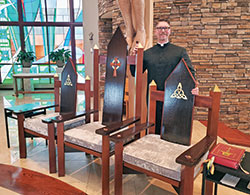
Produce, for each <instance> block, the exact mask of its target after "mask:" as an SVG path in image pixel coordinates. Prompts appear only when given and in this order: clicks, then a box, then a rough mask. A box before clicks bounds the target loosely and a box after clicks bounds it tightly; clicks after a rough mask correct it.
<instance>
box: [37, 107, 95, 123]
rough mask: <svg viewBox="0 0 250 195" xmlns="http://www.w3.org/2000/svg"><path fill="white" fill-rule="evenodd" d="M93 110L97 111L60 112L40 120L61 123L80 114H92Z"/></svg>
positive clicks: (80, 115)
mask: <svg viewBox="0 0 250 195" xmlns="http://www.w3.org/2000/svg"><path fill="white" fill-rule="evenodd" d="M95 112H99V111H98V110H90V111H86V112H85V111H84V112H76V113H61V114H60V115H58V116H55V117H50V118H46V119H43V120H42V122H44V123H52V122H53V123H61V122H65V121H69V120H72V119H75V118H79V117H82V116H86V115H88V114H93V113H95Z"/></svg>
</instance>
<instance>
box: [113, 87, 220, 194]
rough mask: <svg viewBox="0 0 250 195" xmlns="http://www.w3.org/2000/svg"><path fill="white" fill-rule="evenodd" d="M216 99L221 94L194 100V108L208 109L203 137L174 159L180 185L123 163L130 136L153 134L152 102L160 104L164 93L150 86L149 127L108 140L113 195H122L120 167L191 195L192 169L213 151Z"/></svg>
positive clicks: (216, 124)
mask: <svg viewBox="0 0 250 195" xmlns="http://www.w3.org/2000/svg"><path fill="white" fill-rule="evenodd" d="M220 96H221V92H220V91H219V90H218V91H217V90H216V88H215V89H214V90H213V91H210V96H201V95H197V96H195V106H196V107H205V108H208V126H207V134H206V136H205V137H204V138H203V139H202V140H201V141H199V142H198V143H197V144H195V145H193V146H192V147H191V148H189V149H188V150H186V151H185V152H184V153H182V154H181V155H180V156H178V157H177V158H176V162H177V163H179V164H181V166H182V168H181V181H180V182H179V181H176V180H173V179H170V178H167V177H164V176H162V175H159V174H156V173H154V172H150V171H148V170H145V169H142V168H140V167H136V166H135V165H132V164H129V163H126V162H123V147H124V146H123V141H124V140H126V139H127V138H129V137H130V136H133V135H137V134H138V133H140V131H142V130H143V128H144V129H145V128H149V133H154V131H155V129H154V126H153V125H152V124H153V123H154V122H155V111H156V110H155V109H156V101H163V100H164V92H163V91H157V90H156V85H151V86H150V112H149V113H150V116H149V122H150V123H149V124H142V125H141V126H143V128H141V127H140V126H137V128H131V129H128V130H125V131H123V132H121V133H116V134H114V135H112V136H111V137H110V140H112V141H114V142H115V194H116V195H119V194H122V172H123V165H124V166H126V167H129V168H131V169H134V170H136V171H139V172H143V173H145V174H147V175H149V176H152V177H154V178H157V179H160V180H162V181H165V182H167V183H170V184H171V185H173V186H174V188H175V189H176V191H177V192H178V193H179V194H182V195H183V194H185V195H192V194H193V180H194V178H193V175H194V167H195V165H197V164H198V162H199V161H200V159H201V157H202V156H203V155H204V154H205V153H206V152H207V151H209V150H210V149H211V148H213V147H214V146H215V144H216V142H217V129H218V122H219V108H220ZM212 185H213V184H212V183H211V182H206V189H207V190H208V191H212V187H213V186H212Z"/></svg>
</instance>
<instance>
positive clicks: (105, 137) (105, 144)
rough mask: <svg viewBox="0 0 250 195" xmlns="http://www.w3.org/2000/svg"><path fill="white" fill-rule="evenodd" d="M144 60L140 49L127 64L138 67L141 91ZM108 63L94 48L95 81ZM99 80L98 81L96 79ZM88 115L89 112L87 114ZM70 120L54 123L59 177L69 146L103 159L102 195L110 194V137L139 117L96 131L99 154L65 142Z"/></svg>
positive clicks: (63, 173)
mask: <svg viewBox="0 0 250 195" xmlns="http://www.w3.org/2000/svg"><path fill="white" fill-rule="evenodd" d="M142 59H143V48H139V49H138V54H137V56H128V57H127V64H136V65H137V70H141V71H137V76H136V90H139V89H140V88H141V81H140V78H141V75H142V63H143V61H142ZM104 63H106V56H99V49H98V48H94V66H95V70H96V72H94V77H95V80H99V75H98V74H99V71H97V70H98V66H99V64H104ZM96 78H98V79H96ZM95 87H96V89H94V91H97V89H98V82H97V83H96V85H94V88H95ZM141 98H142V97H141V95H140V94H139V95H137V96H136V105H138V107H136V114H137V113H138V112H139V110H140V109H141V107H140V104H139V102H140V101H141ZM87 113H88V112H87ZM77 117H79V116H78V115H75V116H74V117H73V118H77ZM67 119H68V118H67V116H61V118H59V117H57V118H56V119H53V120H52V121H53V122H56V123H57V129H58V138H57V139H58V169H59V170H58V174H59V176H64V175H65V156H64V145H67V146H69V147H71V148H75V149H77V150H80V151H83V152H86V153H89V154H92V155H94V156H97V157H100V158H101V159H102V194H109V158H110V156H111V155H113V154H114V152H110V151H109V145H110V140H109V135H110V134H111V133H114V132H115V131H118V130H120V129H122V128H124V127H127V126H129V125H131V124H134V123H136V122H138V121H139V120H140V118H139V117H131V118H129V119H127V120H125V121H122V122H119V123H113V124H110V125H108V126H106V127H104V128H101V129H98V130H96V133H97V134H100V135H102V152H101V153H100V152H97V151H94V150H91V149H89V148H86V147H81V146H78V145H75V144H72V143H69V142H66V141H64V123H63V122H64V121H66V120H67ZM71 119H72V118H71ZM97 120H98V118H95V117H94V121H97Z"/></svg>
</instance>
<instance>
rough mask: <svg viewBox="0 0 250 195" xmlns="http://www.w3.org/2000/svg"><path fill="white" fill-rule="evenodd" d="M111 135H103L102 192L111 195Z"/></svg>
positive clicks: (104, 194)
mask: <svg viewBox="0 0 250 195" xmlns="http://www.w3.org/2000/svg"><path fill="white" fill-rule="evenodd" d="M109 145H110V141H109V137H108V136H107V135H105V136H102V194H103V195H109Z"/></svg>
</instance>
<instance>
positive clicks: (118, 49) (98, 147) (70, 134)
mask: <svg viewBox="0 0 250 195" xmlns="http://www.w3.org/2000/svg"><path fill="white" fill-rule="evenodd" d="M94 55H95V57H94V59H95V60H94V64H95V66H98V64H99V62H100V61H101V60H100V59H103V57H99V56H98V49H97V48H95V49H94ZM142 57H143V48H140V49H138V55H137V58H136V59H137V60H136V64H137V79H138V80H140V78H141V77H140V75H141V74H142ZM127 59H129V60H127ZM134 59H135V58H134ZM102 61H103V60H102ZM128 61H131V63H134V61H133V60H131V59H130V58H129V57H128V58H127V42H126V40H125V38H124V37H123V34H122V32H121V30H120V28H118V29H117V30H116V32H115V33H114V35H113V37H112V39H111V41H110V43H109V45H108V54H107V58H106V62H105V63H106V76H105V90H104V100H103V101H104V103H103V111H102V121H96V119H95V117H94V121H93V122H90V123H88V124H85V125H82V126H79V127H76V128H73V129H71V130H68V131H64V122H65V121H66V120H67V117H66V116H63V115H62V116H61V117H57V118H55V119H54V120H53V122H56V123H57V127H58V140H57V141H58V167H59V170H58V173H59V176H64V175H65V154H64V146H69V147H72V148H74V149H77V150H79V151H84V152H86V153H89V154H92V155H94V156H97V157H100V158H101V160H102V194H109V158H110V156H111V155H113V154H114V143H112V142H110V141H109V135H110V134H112V133H114V132H116V131H118V130H121V129H123V128H126V127H128V126H129V125H131V124H133V123H136V122H138V121H139V120H140V119H139V117H134V116H133V117H131V118H128V119H126V120H123V102H124V91H125V78H126V67H127V62H128ZM132 61H133V62H132ZM139 70H140V71H139ZM96 76H97V75H96ZM137 87H138V89H139V88H140V84H138V82H137ZM140 98H141V96H140V95H139V96H136V101H137V102H139V99H140ZM138 105H139V103H138ZM75 117H78V116H77V115H76V116H75Z"/></svg>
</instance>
